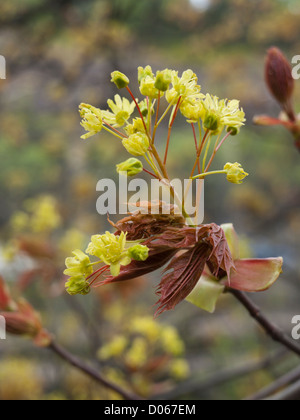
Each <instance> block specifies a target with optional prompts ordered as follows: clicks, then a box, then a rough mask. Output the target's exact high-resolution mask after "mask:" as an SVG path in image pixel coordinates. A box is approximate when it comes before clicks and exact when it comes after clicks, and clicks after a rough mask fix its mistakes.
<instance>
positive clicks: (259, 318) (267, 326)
mask: <svg viewBox="0 0 300 420" xmlns="http://www.w3.org/2000/svg"><path fill="white" fill-rule="evenodd" d="M228 291H229V292H230V293H231V294H232V295H233V296H234V297H235V298H236V299H237V300H238V301H239V302H240V303H241V304H242V305H243V306H244V307H245V308H246V309H247V310H248V312H249V314H250V315H251V316H252V318H254V319H255V321H256V322H257V323H258V324H259V325H260V326H261V327H262V328H263V329H264V330H265V332H266V333H267V334H268V335H269V336H270V337H271V338H272V339H273V340H274V341H276V342H278V343H280V344H282V345H283V346H285V347H286V348H287V349H289V350H290V351H292V352H293V353H295V354H297V356H299V357H300V347H299V346H298V344H296V343H295V342H294V341H293V340H291V339H290V338H289V337H288V336H287V335H286V334H285V333H284V332H283V331H282V330H281V329H280V328H279V327H278V326H277V325H275V324H273V323H272V322H271V321H270V320H269V319H268V318H267V317H266V316H265V315H264V314H263V313H262V312H261V310H260V308H259V307H258V306H257V305H256V304H255V303H254V302H253V301H252V300H251V299H250V298H249V297H248V296H247V295H246V294H245V293H242V292H239V291H237V290H233V289H228Z"/></svg>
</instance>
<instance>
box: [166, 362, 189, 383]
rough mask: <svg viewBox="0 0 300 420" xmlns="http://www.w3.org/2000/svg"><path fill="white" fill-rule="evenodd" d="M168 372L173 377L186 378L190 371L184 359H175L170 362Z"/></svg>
mask: <svg viewBox="0 0 300 420" xmlns="http://www.w3.org/2000/svg"><path fill="white" fill-rule="evenodd" d="M169 372H170V374H171V376H172V377H173V378H175V379H180V380H182V379H186V378H187V377H188V375H189V373H190V368H189V365H188V362H187V361H186V360H185V359H175V360H173V361H172V362H171V363H170V366H169Z"/></svg>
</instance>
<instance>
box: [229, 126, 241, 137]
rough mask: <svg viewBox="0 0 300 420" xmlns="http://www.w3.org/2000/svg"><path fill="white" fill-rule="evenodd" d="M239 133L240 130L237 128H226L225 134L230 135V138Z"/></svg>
mask: <svg viewBox="0 0 300 420" xmlns="http://www.w3.org/2000/svg"><path fill="white" fill-rule="evenodd" d="M239 132H240V129H239V128H237V127H227V133H230V135H231V136H237V135H238V134H239Z"/></svg>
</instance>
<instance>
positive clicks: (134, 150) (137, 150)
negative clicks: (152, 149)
mask: <svg viewBox="0 0 300 420" xmlns="http://www.w3.org/2000/svg"><path fill="white" fill-rule="evenodd" d="M122 143H123V146H124V147H125V149H126V150H127V152H128V153H130V154H131V155H133V156H144V155H145V154H146V153H147V150H148V148H149V146H150V143H149V138H148V136H147V134H145V133H136V134H131V136H129V137H128V138H127V139H124V140H123V141H122Z"/></svg>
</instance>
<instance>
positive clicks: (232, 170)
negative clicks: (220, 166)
mask: <svg viewBox="0 0 300 420" xmlns="http://www.w3.org/2000/svg"><path fill="white" fill-rule="evenodd" d="M224 170H225V171H227V180H228V181H229V182H231V183H232V184H241V183H242V182H243V180H244V179H245V178H246V177H247V176H248V175H249V174H248V173H247V172H245V171H244V169H243V168H242V165H241V164H240V163H238V162H236V163H227V164H226V165H225V166H224Z"/></svg>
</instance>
